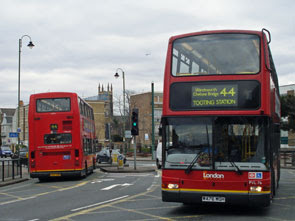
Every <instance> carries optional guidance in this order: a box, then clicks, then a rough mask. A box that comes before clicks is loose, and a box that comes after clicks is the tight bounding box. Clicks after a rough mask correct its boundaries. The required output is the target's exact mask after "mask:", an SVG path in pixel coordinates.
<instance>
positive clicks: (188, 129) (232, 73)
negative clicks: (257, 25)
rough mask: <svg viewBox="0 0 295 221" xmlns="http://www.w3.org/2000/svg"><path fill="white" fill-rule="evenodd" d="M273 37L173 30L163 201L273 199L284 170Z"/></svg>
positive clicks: (165, 114) (240, 32)
mask: <svg viewBox="0 0 295 221" xmlns="http://www.w3.org/2000/svg"><path fill="white" fill-rule="evenodd" d="M270 40H271V39H270V33H269V31H267V30H266V29H263V30H262V31H247V30H223V31H222V30H219V31H204V32H197V33H190V34H183V35H179V36H174V37H171V38H170V40H169V44H168V52H167V60H166V67H165V76H164V99H163V115H162V130H161V131H162V145H163V147H162V150H163V151H162V160H163V171H162V200H163V201H167V202H183V203H220V204H250V205H259V206H268V205H270V202H271V199H272V197H273V196H274V195H275V192H276V188H277V186H278V183H279V178H280V161H279V148H280V97H279V86H278V78H277V73H276V69H275V66H274V63H273V59H272V55H271V51H270V48H269V43H270Z"/></svg>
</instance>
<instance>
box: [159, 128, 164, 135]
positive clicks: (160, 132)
mask: <svg viewBox="0 0 295 221" xmlns="http://www.w3.org/2000/svg"><path fill="white" fill-rule="evenodd" d="M162 131H163V129H162V127H161V126H160V127H159V136H162V133H163V132H162Z"/></svg>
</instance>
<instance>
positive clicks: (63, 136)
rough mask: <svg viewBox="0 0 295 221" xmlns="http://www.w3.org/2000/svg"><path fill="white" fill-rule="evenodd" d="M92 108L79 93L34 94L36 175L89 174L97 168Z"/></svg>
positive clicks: (33, 174)
mask: <svg viewBox="0 0 295 221" xmlns="http://www.w3.org/2000/svg"><path fill="white" fill-rule="evenodd" d="M94 141H95V126H94V118H93V110H92V108H91V107H90V106H89V105H88V104H87V103H86V102H84V101H83V100H82V99H80V98H79V97H78V96H77V94H75V93H67V92H49V93H40V94H34V95H31V97H30V107H29V162H30V163H29V165H30V176H31V177H32V178H39V179H44V178H48V177H61V176H62V177H63V176H86V175H87V173H89V172H92V171H93V169H95V154H94V144H95V142H94Z"/></svg>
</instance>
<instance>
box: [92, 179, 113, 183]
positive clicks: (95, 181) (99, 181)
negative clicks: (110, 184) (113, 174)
mask: <svg viewBox="0 0 295 221" xmlns="http://www.w3.org/2000/svg"><path fill="white" fill-rule="evenodd" d="M105 181H114V179H100V180H94V181H92V182H91V183H92V184H94V183H102V182H105Z"/></svg>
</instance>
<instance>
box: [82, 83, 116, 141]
mask: <svg viewBox="0 0 295 221" xmlns="http://www.w3.org/2000/svg"><path fill="white" fill-rule="evenodd" d="M85 101H86V102H87V103H88V104H89V105H91V107H92V108H93V112H94V121H95V130H96V136H97V139H98V142H99V145H100V146H106V145H108V143H109V142H110V134H111V126H110V125H111V122H112V118H113V87H112V85H111V86H109V85H108V86H107V90H106V91H105V90H104V87H103V85H102V86H100V85H99V86H98V94H97V95H95V96H92V97H88V98H85Z"/></svg>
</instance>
